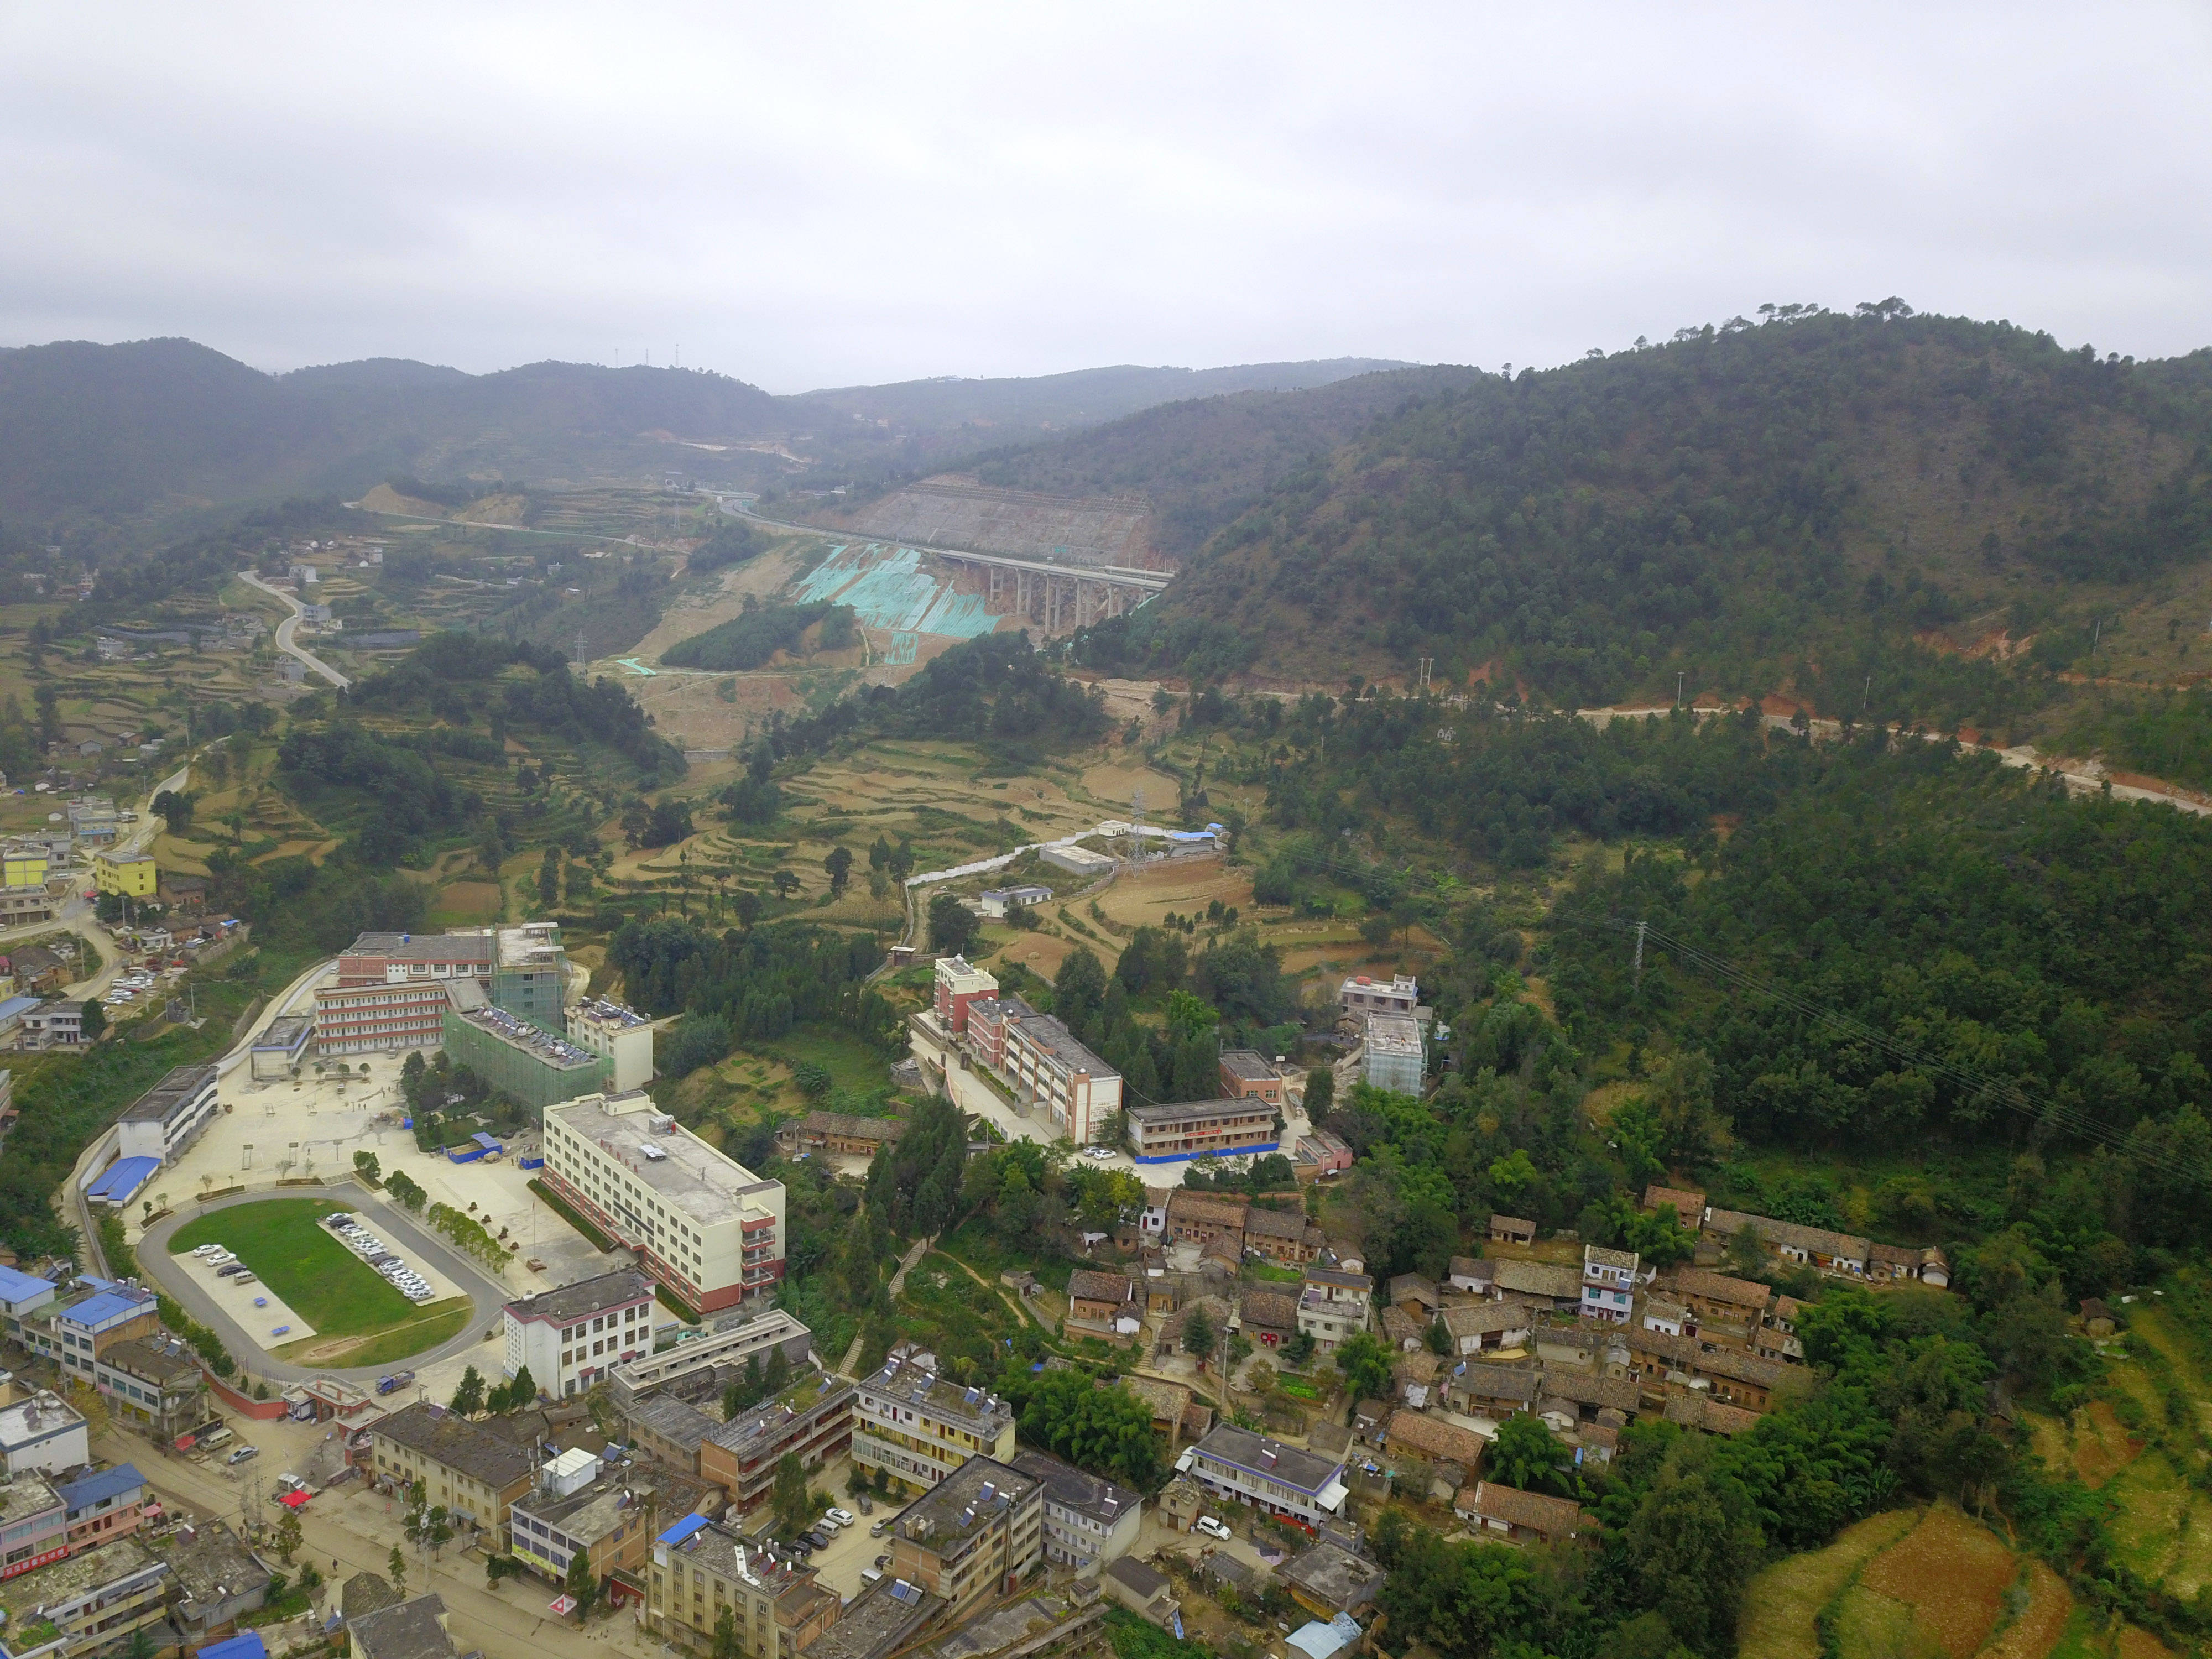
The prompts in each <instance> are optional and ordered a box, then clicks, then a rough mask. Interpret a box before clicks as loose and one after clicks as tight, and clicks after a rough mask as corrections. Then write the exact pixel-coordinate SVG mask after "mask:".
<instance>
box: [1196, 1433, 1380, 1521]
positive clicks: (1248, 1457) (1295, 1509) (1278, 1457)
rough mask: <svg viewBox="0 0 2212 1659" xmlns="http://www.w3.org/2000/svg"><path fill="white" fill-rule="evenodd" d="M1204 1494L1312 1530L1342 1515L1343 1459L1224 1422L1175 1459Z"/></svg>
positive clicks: (1344, 1490)
mask: <svg viewBox="0 0 2212 1659" xmlns="http://www.w3.org/2000/svg"><path fill="white" fill-rule="evenodd" d="M1176 1471H1177V1472H1178V1473H1180V1474H1188V1475H1189V1476H1190V1477H1191V1479H1193V1480H1196V1481H1197V1482H1198V1483H1199V1484H1200V1486H1204V1487H1206V1489H1207V1490H1208V1491H1210V1492H1215V1493H1218V1494H1219V1495H1220V1496H1222V1497H1224V1498H1231V1499H1234V1500H1236V1501H1237V1502H1239V1503H1245V1504H1255V1505H1257V1506H1258V1507H1259V1508H1260V1509H1261V1510H1265V1511H1267V1513H1268V1514H1270V1515H1276V1516H1284V1517H1285V1518H1287V1519H1290V1520H1292V1521H1297V1522H1301V1523H1302V1524H1304V1525H1305V1526H1307V1527H1309V1528H1311V1527H1315V1526H1318V1525H1319V1524H1320V1523H1321V1522H1323V1521H1325V1520H1327V1519H1328V1518H1330V1517H1331V1516H1338V1515H1341V1514H1342V1513H1343V1512H1344V1500H1345V1498H1346V1487H1345V1484H1344V1464H1343V1462H1342V1460H1340V1459H1338V1458H1333V1457H1319V1456H1316V1455H1314V1454H1313V1453H1312V1452H1309V1451H1301V1450H1299V1449H1297V1447H1296V1446H1285V1445H1284V1444H1283V1443H1281V1442H1279V1441H1276V1440H1270V1439H1268V1438H1267V1437H1265V1436H1262V1435H1257V1434H1254V1433H1252V1432H1251V1431H1249V1430H1247V1429H1240V1428H1237V1427H1236V1426H1235V1425H1232V1424H1227V1423H1224V1424H1222V1425H1219V1426H1218V1427H1217V1428H1215V1429H1214V1430H1213V1431H1212V1432H1211V1433H1210V1434H1208V1435H1207V1436H1206V1438H1205V1439H1203V1440H1201V1441H1200V1442H1199V1443H1197V1444H1196V1445H1195V1446H1192V1447H1190V1448H1189V1449H1187V1450H1186V1451H1185V1452H1184V1453H1183V1455H1182V1456H1181V1457H1179V1458H1177V1459H1176Z"/></svg>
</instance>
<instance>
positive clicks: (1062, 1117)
mask: <svg viewBox="0 0 2212 1659" xmlns="http://www.w3.org/2000/svg"><path fill="white" fill-rule="evenodd" d="M1006 1071H1007V1073H1008V1074H1009V1075H1011V1076H1012V1079H1013V1082H1014V1088H1015V1091H1016V1093H1017V1094H1018V1095H1019V1096H1020V1097H1021V1098H1022V1101H1023V1103H1024V1104H1025V1105H1030V1106H1033V1107H1036V1108H1037V1109H1040V1110H1041V1111H1042V1114H1043V1115H1044V1117H1045V1119H1046V1121H1048V1122H1049V1123H1050V1124H1051V1126H1052V1129H1053V1133H1054V1135H1055V1136H1065V1137H1066V1139H1070V1140H1072V1141H1073V1142H1074V1143H1075V1144H1076V1145H1077V1146H1089V1145H1091V1142H1093V1141H1095V1140H1097V1139H1098V1135H1099V1132H1100V1131H1101V1130H1102V1129H1103V1128H1104V1127H1105V1124H1106V1120H1107V1119H1108V1118H1109V1117H1111V1116H1112V1115H1114V1114H1115V1112H1118V1111H1120V1110H1121V1073H1119V1072H1117V1071H1115V1069H1114V1068H1113V1067H1112V1066H1109V1065H1108V1064H1107V1063H1106V1062H1105V1061H1104V1060H1101V1059H1099V1058H1098V1056H1097V1055H1096V1054H1092V1053H1091V1050H1090V1049H1088V1048H1085V1047H1084V1046H1083V1044H1082V1043H1080V1042H1077V1041H1076V1039H1075V1034H1074V1033H1073V1032H1072V1031H1070V1030H1068V1029H1067V1027H1066V1026H1065V1025H1063V1024H1060V1021H1058V1020H1057V1019H1054V1018H1053V1017H1052V1016H1051V1015H1050V1014H1032V1015H1030V1016H1029V1017H1027V1018H1020V1019H1010V1020H1008V1021H1007V1022H1006Z"/></svg>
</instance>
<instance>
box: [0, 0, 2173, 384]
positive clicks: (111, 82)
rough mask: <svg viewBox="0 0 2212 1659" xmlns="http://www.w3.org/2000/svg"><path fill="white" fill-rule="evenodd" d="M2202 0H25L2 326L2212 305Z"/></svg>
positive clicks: (2144, 339) (979, 334) (1466, 351)
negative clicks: (91, 0) (1787, 304)
mask: <svg viewBox="0 0 2212 1659" xmlns="http://www.w3.org/2000/svg"><path fill="white" fill-rule="evenodd" d="M2208 69H2212V21H2208V16H2207V14H2206V13H2205V12H2204V11H2203V9H2202V8H2201V7H2197V6H2194V5H2170V6H2152V5H2146V6H2120V7H2112V8H2098V9H2090V8H2081V7H2055V6H2054V7H2037V6H2033V5H2025V6H2023V5H2008V6H2003V7H1998V6H1993V5H1992V6H1954V7H1938V8H1929V7H1926V6H1919V7H1903V6H1898V7H1867V6H1860V7H1854V8H1849V9H1838V8H1819V9H1814V8H1805V9H1796V10H1790V9H1783V8H1778V7H1772V6H1756V5H1736V6H1722V5H1711V6H1686V7H1674V8H1654V7H1644V6H1628V5H1623V6H1618V7H1610V8H1608V7H1595V6H1591V7H1580V8H1565V7H1556V8H1528V7H1502V6H1501V7H1494V8H1482V9H1478V8H1473V7H1468V6H1465V5H1460V6H1437V7H1413V6H1399V7H1387V8H1385V7H1367V8H1360V7H1349V8H1347V7H1333V8H1323V7H1319V6H1313V7H1299V6H1288V7H1285V6H1275V7H1268V8H1264V9H1263V8H1259V7H1243V8H1236V9H1228V8H1205V9H1200V8H1192V7H1189V6H1188V5H1185V6H1168V5H1154V6H1147V5H1123V6H1118V7H1114V8H1104V7H1087V8H1074V7H1066V8H1036V7H1016V6H1012V5H1006V6H967V7H962V6H953V5H946V6H937V7H880V8H873V9H869V8H861V7H851V6H848V7H839V6H821V5H813V6H806V7H785V8H777V9H770V8H768V7H763V6H755V7H745V8H732V7H728V6H707V5H702V6H697V7H684V6H661V7H653V8H645V7H630V8H619V9H617V8H605V7H588V6H574V7H569V8H559V7H541V6H531V7H522V6H515V7H512V8H507V7H492V6H420V7H406V6H377V7H368V6H359V5H349V6H343V7H321V8H297V7H295V8H282V7H277V6H274V5H264V6H249V5H235V4H222V3H213V4H210V5H205V6H200V7H193V8H160V7H154V6H150V5H148V6H137V7H109V8H59V7H52V8H30V7H17V8H13V9H9V10H7V11H6V12H4V13H0V226H3V227H4V228H5V229H4V234H0V340H4V341H7V342H9V343H25V342H30V341H35V340H45V339H52V338H57V337H87V338H93V339H127V338H135V337H143V336H146V335H151V334H188V335H191V336H192V337H195V338H197V339H199V340H202V341H204V342H205V343H209V344H210V345H213V346H216V347H217V348H218V349H222V350H225V351H228V352H231V353H232V354H234V355H235V356H240V357H242V358H244V359H245V360H246V361H247V362H253V363H257V364H259V365H261V366H264V367H267V368H289V367H294V366H296V365H299V364H302V363H309V362H330V361H334V360H337V359H342V358H347V357H356V356H371V355H391V356H414V357H422V358H426V359H429V360H432V361H435V362H450V363H453V364H456V365H458V366H459V367H461V368H469V369H477V370H481V369H486V368H500V367H503V366H506V365H508V364H511V363H515V362H526V361H530V360H533V359H536V358H541V357H566V358H573V359H580V360H585V361H597V362H635V361H638V360H639V359H640V357H641V356H643V355H644V354H645V353H647V352H648V351H649V352H650V353H652V355H653V360H654V361H655V362H665V361H666V360H667V354H668V353H669V352H670V351H671V349H673V348H674V347H675V345H676V344H677V343H678V342H681V343H682V346H683V354H684V361H685V362H693V363H700V364H703V365H706V366H708V367H712V368H720V369H722V370H725V371H726V372H728V373H730V374H736V375H738V376H741V377H743V378H744V379H747V380H754V381H757V382H758V383H760V384H763V385H765V386H769V387H770V388H771V389H774V390H778V391H793V390H799V389H802V388H804V387H806V386H820V385H836V384H846V383H853V382H859V381H872V380H891V379H899V378H905V377H910V376H915V375H922V374H1039V373H1049V372H1052V371H1054V370H1058V369H1063V368H1079V367H1084V366H1087V365H1091V364H1097V363H1104V362H1180V363H1188V364H1209V363H1218V362H1252V361H1261V360H1267V359H1273V358H1297V357H1311V356H1336V355H1340V354H1361V355H1376V356H1401V357H1407V358H1414V359H1420V360H1425V361H1437V360H1446V361H1458V362H1482V363H1486V364H1492V365H1495V364H1497V363H1498V362H1505V361H1511V362H1557V361H1559V360H1561V359H1563V358H1566V357H1571V356H1576V355H1578V354H1579V353H1580V352H1581V351H1582V350H1583V349H1585V348H1587V347H1589V346H1593V345H1603V346H1607V347H1613V346H1618V345H1621V344H1625V343H1626V342H1627V341H1628V340H1630V339H1631V338H1632V337H1634V336H1636V335H1638V334H1649V335H1653V336H1659V335H1663V334H1665V333H1667V332H1668V331H1671V330H1672V329H1674V327H1676V326H1678V325H1682V324H1685V323H1694V322H1702V321H1707V320H1712V321H1718V320H1720V319H1724V318H1725V317H1727V316H1729V314H1731V313H1736V312H1741V311H1747V310H1749V309H1750V308H1751V307H1753V306H1755V305H1757V304H1758V303H1759V301H1763V300H1769V299H1772V300H1778V301H1787V300H1814V301H1822V302H1825V303H1827V304H1831V305H1838V306H1847V305H1849V304H1850V303H1852V302H1854V301H1858V300H1862V299H1869V298H1878V297H1880V296H1881V295H1887V294H1891V293H1898V294H1902V295H1905V297H1906V298H1907V299H1909V300H1911V301H1912V302H1913V303H1914V304H1916V305H1917V306H1920V307H1923V309H1937V310H1944V311H1957V312H1965V313H1972V314H1976V315H1983V316H1999V315H2002V316H2008V317H2011V318H2013V319H2015V321H2020V322H2024V323H2029V324H2032V325H2036V326H2039V327H2045V328H2049V329H2050V330H2051V331H2053V332H2054V333H2056V334H2057V335H2058V336H2059V337H2061V338H2063V339H2065V340H2067V341H2069V343H2075V342H2079V341H2081V340H2085V339H2086V340H2090V341H2093V343H2095V344H2096V345H2097V346H2098V347H2099V348H2100V349H2117V350H2122V351H2128V352H2132V353H2134V354H2136V355H2137V356H2159V355H2166V354H2171V353H2174V352H2179V351H2184V350H2188V349H2192V348H2194V347H2196V346H2197V345H2198V344H2201V343H2207V341H2208V336H2212V325H2208V324H2207V321H2206V319H2207V317H2208V315H2212V306H2208V301H2212V259H2208V257H2207V256H2208V254H2212V234H2208V230H2212V207H2208V203H2212V192H2208V191H2207V189H2206V184H2207V180H2208V176H2212V99H2208V98H2207V97H2206V96H2205V95H2204V88H2205V87H2206V85H2207V83H2208V76H2207V70H2208Z"/></svg>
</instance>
